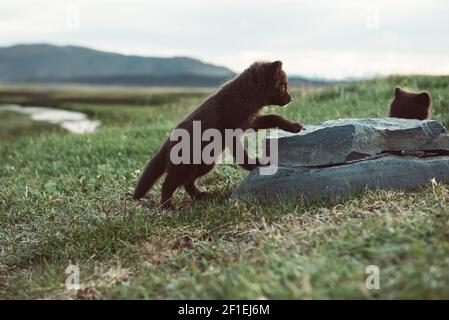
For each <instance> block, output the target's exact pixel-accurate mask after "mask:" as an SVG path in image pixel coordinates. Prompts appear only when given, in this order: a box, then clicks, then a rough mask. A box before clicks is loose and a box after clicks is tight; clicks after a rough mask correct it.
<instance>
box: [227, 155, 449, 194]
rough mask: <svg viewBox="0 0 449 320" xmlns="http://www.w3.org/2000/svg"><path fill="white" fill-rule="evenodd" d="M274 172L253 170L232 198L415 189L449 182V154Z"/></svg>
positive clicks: (385, 158)
mask: <svg viewBox="0 0 449 320" xmlns="http://www.w3.org/2000/svg"><path fill="white" fill-rule="evenodd" d="M276 169H277V171H276V173H275V174H273V175H261V174H260V172H259V168H257V169H255V170H253V171H252V172H251V173H250V174H249V176H248V177H246V178H245V180H244V181H243V182H242V183H241V184H240V185H239V186H238V187H237V189H236V190H235V191H234V193H233V194H232V196H231V198H233V199H248V198H250V199H251V198H253V199H270V198H271V199H274V198H276V196H279V195H287V196H295V197H298V196H303V197H306V198H319V197H333V198H345V197H347V196H348V195H350V194H353V193H357V192H360V191H364V190H365V189H384V190H397V189H399V190H415V189H417V188H418V187H420V186H423V185H426V184H428V183H429V182H430V180H431V179H433V178H435V180H436V181H437V182H442V183H449V157H447V156H437V157H428V158H418V157H403V156H393V155H390V156H383V157H379V158H376V159H372V160H366V161H358V162H354V163H351V164H343V165H337V166H331V167H324V168H311V167H294V166H280V167H277V168H276Z"/></svg>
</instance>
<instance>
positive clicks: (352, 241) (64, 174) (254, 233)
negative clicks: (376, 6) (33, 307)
mask: <svg viewBox="0 0 449 320" xmlns="http://www.w3.org/2000/svg"><path fill="white" fill-rule="evenodd" d="M448 80H449V77H391V78H387V79H376V80H371V81H366V82H358V83H348V84H344V85H338V86H335V87H328V88H320V89H316V90H315V89H313V90H312V89H308V90H304V89H295V90H293V93H294V98H295V102H294V103H293V104H292V105H290V106H289V107H287V108H284V109H276V108H270V109H272V110H275V111H278V112H280V113H282V114H284V115H286V116H288V117H289V118H291V119H296V120H298V121H301V122H302V123H305V124H312V123H317V122H320V121H323V120H329V119H335V118H340V117H381V116H384V115H385V114H386V111H387V108H388V104H389V101H390V100H391V97H392V94H393V88H394V86H395V85H396V84H400V85H405V86H407V87H409V88H412V89H423V90H424V89H425V90H428V91H429V92H430V93H431V94H432V97H433V107H434V112H433V116H434V118H435V119H437V120H440V121H442V122H443V123H444V124H445V125H448V124H449V122H448V117H449V90H448V89H449V81H448ZM166 94H170V93H166ZM200 101H201V97H185V98H183V99H181V100H179V101H175V102H173V101H172V102H169V103H162V104H160V105H146V106H145V107H142V106H127V107H126V108H125V106H123V107H121V106H119V105H114V106H111V105H91V104H85V103H83V104H80V103H67V104H65V105H64V107H66V108H69V109H73V110H81V111H84V112H87V113H88V114H89V115H90V116H91V117H94V118H97V119H100V120H102V121H103V124H104V125H103V127H102V128H101V129H100V130H99V131H98V132H96V133H94V134H90V135H76V134H64V135H58V134H54V133H53V134H49V135H37V136H34V135H33V136H23V137H21V138H19V139H16V140H15V141H10V142H8V143H3V144H1V145H0V156H1V166H0V248H1V250H0V297H3V298H71V297H75V296H78V297H79V298H87V297H95V298H137V299H140V298H154V299H166V298H174V299H183V298H206V299H211V298H229V299H233V298H251V299H258V298H268V299H281V298H286V299H290V298H293V299H298V298H299V299H301V298H313V299H327V298H362V299H364V298H368V299H369V298H386V299H395V298H410V299H415V298H427V299H433V298H436V299H438V298H449V287H448V286H447V284H448V283H449V272H447V270H448V267H449V227H448V226H449V186H446V185H429V186H427V187H425V188H423V189H421V190H420V191H418V192H415V193H404V192H401V191H397V192H385V191H369V192H366V193H364V194H359V195H354V196H353V197H352V198H350V199H349V200H346V201H336V200H321V201H320V200H314V201H304V200H302V199H284V200H280V201H278V202H275V203H257V202H246V203H242V202H237V203H231V202H229V201H228V200H227V198H228V196H229V194H230V193H231V192H232V190H233V189H234V188H235V187H236V186H237V184H238V183H239V182H240V181H241V180H242V178H243V177H244V176H245V175H246V172H244V171H242V170H241V169H238V168H237V167H235V166H229V165H227V166H218V167H217V168H216V170H214V171H213V172H212V173H210V174H209V175H207V176H206V177H204V178H203V179H202V180H201V183H200V185H201V186H202V188H203V189H206V190H208V191H210V192H212V197H211V198H209V199H208V200H206V201H201V202H193V201H192V200H190V199H189V197H188V196H187V195H186V194H185V192H184V191H183V190H179V191H178V192H177V193H176V194H175V201H174V203H175V205H176V206H177V210H175V211H173V212H169V211H164V210H161V209H159V208H158V201H159V197H160V195H159V191H160V185H159V184H158V185H157V186H156V188H155V189H154V190H152V191H151V192H150V193H149V194H148V195H147V197H146V198H145V200H143V201H142V202H135V201H132V200H131V199H130V196H129V193H130V192H132V190H133V187H134V185H135V182H136V179H137V177H138V175H139V170H141V169H142V166H143V164H144V163H145V161H146V160H147V158H148V157H149V156H150V155H152V154H154V152H156V150H157V149H158V147H159V145H160V143H161V142H162V141H163V140H164V139H165V137H166V136H167V134H168V133H169V131H170V129H172V128H173V126H174V125H176V123H177V121H179V120H180V119H182V118H183V117H184V116H185V115H186V114H187V113H188V111H189V110H191V109H193V108H195V106H196V105H197V104H198V103H199V102H200ZM0 130H1V129H0ZM69 264H77V265H78V266H79V267H80V271H81V285H82V287H83V290H81V291H79V292H78V294H76V293H74V292H71V291H67V290H65V287H64V282H65V279H66V277H67V275H66V274H65V273H64V271H65V269H66V267H67V266H68V265H69ZM369 265H377V266H378V267H379V268H380V290H367V289H366V288H365V279H366V277H367V275H366V274H365V268H366V267H367V266H369Z"/></svg>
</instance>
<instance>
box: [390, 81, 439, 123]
mask: <svg viewBox="0 0 449 320" xmlns="http://www.w3.org/2000/svg"><path fill="white" fill-rule="evenodd" d="M388 116H389V117H394V118H406V119H418V120H426V119H430V118H431V116H432V99H431V97H430V94H428V93H427V92H425V91H424V92H419V93H418V92H412V91H406V90H404V89H401V88H400V87H396V88H395V90H394V99H393V102H392V103H391V106H390V112H389V113H388Z"/></svg>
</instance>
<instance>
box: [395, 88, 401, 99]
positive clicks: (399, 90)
mask: <svg viewBox="0 0 449 320" xmlns="http://www.w3.org/2000/svg"><path fill="white" fill-rule="evenodd" d="M401 93H402V89H401V87H399V86H396V88H394V96H395V97H398V96H399V95H400V94H401Z"/></svg>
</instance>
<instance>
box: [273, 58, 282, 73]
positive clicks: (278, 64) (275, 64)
mask: <svg viewBox="0 0 449 320" xmlns="http://www.w3.org/2000/svg"><path fill="white" fill-rule="evenodd" d="M271 65H272V66H273V70H274V73H275V74H278V73H279V72H280V71H281V69H282V61H279V60H278V61H275V62H273V63H272V64H271Z"/></svg>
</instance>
